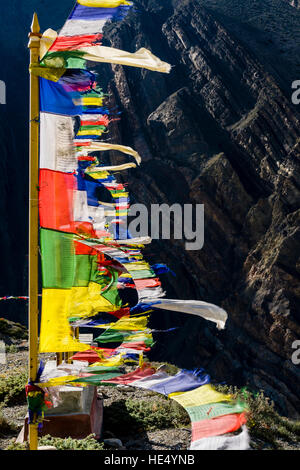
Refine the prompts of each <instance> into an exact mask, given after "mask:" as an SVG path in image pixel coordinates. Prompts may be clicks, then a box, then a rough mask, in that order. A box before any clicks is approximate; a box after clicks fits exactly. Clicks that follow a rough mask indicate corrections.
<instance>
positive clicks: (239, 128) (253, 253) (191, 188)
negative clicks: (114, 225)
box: [105, 0, 300, 416]
mask: <svg viewBox="0 0 300 470" xmlns="http://www.w3.org/2000/svg"><path fill="white" fill-rule="evenodd" d="M205 3H210V2H205ZM233 3H234V2H233ZM240 3H243V2H240ZM210 6H211V5H210ZM288 8H290V7H288ZM219 13H220V12H214V11H213V10H212V9H210V10H208V9H207V8H205V7H204V6H203V2H199V1H193V0H192V1H189V2H184V4H182V2H180V5H179V6H177V5H176V2H173V4H171V2H164V3H163V4H162V2H157V1H155V0H152V1H141V2H139V3H138V7H137V11H136V12H135V13H134V14H131V15H130V16H129V17H128V19H127V20H126V21H125V22H123V23H122V24H117V25H111V26H110V27H109V28H107V33H106V36H105V37H106V40H107V44H111V45H112V46H114V47H119V48H122V49H126V50H132V51H133V50H136V49H137V48H138V47H140V46H142V45H143V46H145V47H148V48H150V49H151V50H152V51H153V52H154V53H155V54H157V55H158V56H159V57H160V58H162V59H163V60H166V61H168V62H170V63H171V64H172V65H173V66H174V67H173V69H172V73H171V74H170V75H169V76H163V75H160V74H155V73H151V72H148V71H140V70H133V69H129V68H123V67H121V66H114V67H113V72H114V77H113V76H112V75H110V72H109V68H107V72H106V78H107V80H108V81H109V89H110V92H111V94H112V96H111V100H112V103H113V104H117V105H118V106H119V107H120V109H121V110H122V112H123V116H122V117H123V119H122V121H121V123H119V124H117V123H116V124H114V136H113V138H114V139H118V140H120V139H121V140H122V141H123V143H124V144H127V145H132V146H133V147H134V148H136V149H137V150H138V151H139V152H140V153H141V155H143V164H142V166H141V168H140V169H138V170H136V171H132V172H130V173H128V175H127V177H128V179H129V185H130V191H131V194H133V196H134V201H136V202H141V203H145V204H146V205H147V206H149V207H150V204H152V203H163V202H167V203H169V204H172V203H180V204H184V203H188V202H192V203H194V204H196V203H198V204H199V203H202V204H205V244H204V248H203V249H202V250H200V251H186V250H185V249H184V245H183V242H181V241H178V240H170V241H167V240H163V241H157V242H153V244H152V246H151V248H150V249H149V253H148V255H149V259H150V260H151V261H152V260H155V261H158V260H162V261H165V262H167V264H168V265H169V266H170V267H171V268H172V269H173V271H175V272H176V274H177V277H175V278H174V277H172V276H170V277H169V278H168V279H166V280H165V282H164V287H165V288H166V289H167V291H168V295H170V296H173V297H178V298H186V299H189V298H197V299H204V300H207V301H212V302H215V303H218V304H221V305H222V306H223V307H225V308H226V309H227V311H228V313H229V321H228V325H227V328H226V330H225V331H224V332H216V330H215V329H214V327H211V326H210V325H208V324H207V323H205V322H204V321H203V322H202V321H201V320H199V319H191V318H190V317H187V316H180V315H175V314H174V315H172V314H166V315H165V316H164V317H163V319H162V316H161V315H160V316H159V319H156V320H155V317H154V320H153V321H154V324H158V323H159V324H160V325H161V324H162V322H163V323H164V324H165V325H174V324H175V325H181V327H182V328H181V330H179V331H178V332H177V333H176V334H173V335H172V336H170V337H169V338H168V337H165V336H164V337H163V338H161V339H159V338H158V343H159V347H157V348H156V350H155V351H156V355H158V356H159V357H160V359H163V358H164V359H169V360H172V359H173V360H174V359H175V358H176V360H177V361H179V362H180V363H181V365H183V366H186V367H187V366H189V367H191V366H199V365H200V364H201V365H203V366H205V367H206V368H208V370H209V371H211V373H212V375H213V376H214V377H216V378H217V379H218V380H225V381H228V382H229V381H230V382H231V383H232V382H234V383H238V384H248V385H250V386H252V387H254V388H258V389H259V388H263V389H264V390H266V392H267V394H268V395H269V396H270V397H271V398H273V399H274V400H275V401H276V403H277V404H278V406H279V408H280V409H281V411H283V412H284V413H288V414H290V415H293V416H295V414H296V413H297V411H299V409H300V408H299V405H300V403H299V399H298V398H297V379H298V380H299V375H300V374H299V368H297V366H295V365H293V364H292V362H291V355H292V353H293V349H292V343H293V341H294V340H295V339H297V338H299V335H300V327H299V295H300V290H299V277H300V271H299V266H300V265H299V252H300V250H299V249H300V231H299V221H300V211H299V201H300V187H299V171H300V162H299V145H300V144H299V125H298V119H299V115H298V113H297V107H296V106H294V105H292V104H291V101H290V97H289V96H288V93H286V91H285V90H283V88H281V87H279V86H278V81H277V80H276V79H275V78H274V76H272V75H271V74H270V72H269V71H270V68H269V66H270V67H272V65H270V63H271V62H268V63H267V64H266V66H263V65H262V64H261V63H260V61H259V60H258V58H257V57H258V56H259V54H260V52H261V51H259V50H253V49H252V50H250V48H248V47H247V46H246V45H245V44H244V42H243V37H241V38H238V37H237V36H236V35H235V33H234V32H233V31H232V30H231V31H230V29H231V28H230V27H229V26H224V24H226V21H225V17H223V20H224V23H223V22H222V21H221V20H220V16H218V15H219ZM278 71H279V69H278ZM274 75H276V73H274ZM280 75H281V77H284V76H285V71H284V68H281V69H280ZM166 345H167V346H166Z"/></svg>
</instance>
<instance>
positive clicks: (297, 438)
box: [216, 386, 300, 449]
mask: <svg viewBox="0 0 300 470" xmlns="http://www.w3.org/2000/svg"><path fill="white" fill-rule="evenodd" d="M216 388H217V390H218V391H220V392H223V393H231V394H232V395H233V396H234V398H240V399H242V400H244V401H245V402H246V403H247V404H248V407H249V413H248V423H247V426H248V429H249V432H250V435H251V437H252V438H254V441H255V440H256V439H258V440H259V441H262V443H264V444H269V445H270V448H273V449H284V448H285V445H284V442H282V441H285V442H287V443H298V442H300V421H292V420H290V419H288V418H285V417H282V416H280V415H279V414H278V412H277V411H276V410H275V405H274V402H272V401H271V400H270V398H268V397H266V396H265V395H264V392H263V391H260V392H258V393H253V392H251V391H248V390H246V389H241V390H239V389H238V388H236V387H228V386H217V387H216ZM258 447H259V445H258Z"/></svg>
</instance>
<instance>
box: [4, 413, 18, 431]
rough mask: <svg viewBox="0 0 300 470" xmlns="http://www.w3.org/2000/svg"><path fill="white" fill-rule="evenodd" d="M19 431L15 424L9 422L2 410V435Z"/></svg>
mask: <svg viewBox="0 0 300 470" xmlns="http://www.w3.org/2000/svg"><path fill="white" fill-rule="evenodd" d="M16 431H17V428H16V426H15V425H14V424H11V423H9V422H8V421H7V420H6V418H5V417H4V416H3V414H2V413H1V411H0V437H4V436H7V435H8V434H10V433H14V432H16Z"/></svg>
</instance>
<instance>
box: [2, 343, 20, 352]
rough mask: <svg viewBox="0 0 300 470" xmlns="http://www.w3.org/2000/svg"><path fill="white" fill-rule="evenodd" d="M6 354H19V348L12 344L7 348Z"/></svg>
mask: <svg viewBox="0 0 300 470" xmlns="http://www.w3.org/2000/svg"><path fill="white" fill-rule="evenodd" d="M5 352H6V353H11V354H13V353H17V352H18V348H17V346H16V345H15V344H10V345H9V346H6V347H5Z"/></svg>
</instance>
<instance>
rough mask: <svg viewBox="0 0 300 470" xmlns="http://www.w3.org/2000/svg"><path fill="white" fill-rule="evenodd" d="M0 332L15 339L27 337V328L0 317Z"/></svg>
mask: <svg viewBox="0 0 300 470" xmlns="http://www.w3.org/2000/svg"><path fill="white" fill-rule="evenodd" d="M0 333H2V334H4V335H7V336H9V337H10V338H15V339H24V340H25V339H27V338H28V331H27V328H26V327H25V326H23V325H21V324H20V323H15V322H12V321H10V320H6V319H5V318H0Z"/></svg>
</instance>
